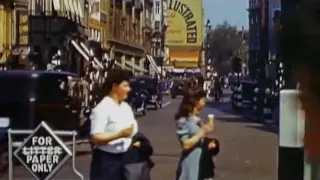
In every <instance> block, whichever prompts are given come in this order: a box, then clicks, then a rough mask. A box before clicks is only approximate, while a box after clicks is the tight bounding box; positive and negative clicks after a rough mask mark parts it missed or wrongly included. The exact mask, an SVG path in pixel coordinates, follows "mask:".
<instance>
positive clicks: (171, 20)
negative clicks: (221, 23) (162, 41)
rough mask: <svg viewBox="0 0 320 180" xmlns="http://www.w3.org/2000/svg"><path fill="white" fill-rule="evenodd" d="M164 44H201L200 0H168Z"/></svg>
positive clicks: (201, 16)
mask: <svg viewBox="0 0 320 180" xmlns="http://www.w3.org/2000/svg"><path fill="white" fill-rule="evenodd" d="M167 23H168V28H167V30H166V44H167V45H168V46H201V44H202V29H203V27H202V26H203V13H202V0H168V9H167Z"/></svg>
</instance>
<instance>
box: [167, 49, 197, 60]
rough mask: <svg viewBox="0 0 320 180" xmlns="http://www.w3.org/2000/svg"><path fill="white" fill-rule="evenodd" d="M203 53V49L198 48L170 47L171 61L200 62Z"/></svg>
mask: <svg viewBox="0 0 320 180" xmlns="http://www.w3.org/2000/svg"><path fill="white" fill-rule="evenodd" d="M200 55H201V49H199V48H198V47H197V48H183V49H170V52H169V56H170V60H171V62H174V61H175V62H178V61H188V62H198V61H199V59H200Z"/></svg>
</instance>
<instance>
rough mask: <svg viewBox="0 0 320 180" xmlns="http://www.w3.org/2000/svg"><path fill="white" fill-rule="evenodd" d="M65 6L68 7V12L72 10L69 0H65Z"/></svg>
mask: <svg viewBox="0 0 320 180" xmlns="http://www.w3.org/2000/svg"><path fill="white" fill-rule="evenodd" d="M63 3H64V7H66V10H67V12H71V10H70V7H69V0H63Z"/></svg>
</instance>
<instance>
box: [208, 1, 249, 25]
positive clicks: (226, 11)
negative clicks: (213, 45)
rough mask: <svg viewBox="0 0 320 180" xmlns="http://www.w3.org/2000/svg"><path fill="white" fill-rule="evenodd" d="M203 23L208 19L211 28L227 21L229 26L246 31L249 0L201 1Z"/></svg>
mask: <svg viewBox="0 0 320 180" xmlns="http://www.w3.org/2000/svg"><path fill="white" fill-rule="evenodd" d="M203 7H204V16H205V17H204V23H206V21H207V19H208V18H209V19H210V22H211V25H212V27H215V26H216V25H217V24H221V23H223V21H225V20H226V21H228V22H229V24H231V25H234V26H237V28H238V29H241V27H242V26H244V29H248V26H249V20H248V11H247V8H248V7H249V0H203Z"/></svg>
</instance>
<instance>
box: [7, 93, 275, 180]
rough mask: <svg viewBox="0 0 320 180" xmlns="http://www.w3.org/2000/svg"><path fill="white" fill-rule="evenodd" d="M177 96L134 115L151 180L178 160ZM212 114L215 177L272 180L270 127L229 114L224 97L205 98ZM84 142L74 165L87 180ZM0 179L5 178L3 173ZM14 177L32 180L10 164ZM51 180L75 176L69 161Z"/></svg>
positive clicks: (160, 178)
mask: <svg viewBox="0 0 320 180" xmlns="http://www.w3.org/2000/svg"><path fill="white" fill-rule="evenodd" d="M179 101H180V100H179V99H175V100H171V99H169V98H167V100H166V103H165V104H166V106H165V107H163V109H161V110H158V111H155V110H150V111H148V114H147V116H140V117H137V120H138V123H139V128H140V131H141V132H143V133H144V134H145V135H146V136H147V137H149V138H150V140H151V142H152V145H153V147H154V150H155V152H154V155H153V157H152V159H153V161H154V162H155V164H156V165H155V167H154V168H153V170H152V180H174V179H175V171H176V167H177V164H178V161H179V151H180V148H179V143H178V140H177V138H176V134H175V127H174V119H173V116H174V113H175V112H176V110H177V108H178V105H179ZM210 113H214V114H215V117H216V121H215V130H214V132H213V134H212V136H213V137H216V138H218V139H219V141H220V143H221V152H220V154H219V155H218V156H217V157H216V158H215V161H216V177H215V180H276V179H277V178H276V169H277V162H276V157H277V156H276V152H277V133H276V132H277V130H276V129H275V128H274V127H273V126H269V125H265V124H258V123H255V122H251V121H249V120H246V119H245V118H243V117H242V116H241V115H238V114H236V113H233V112H232V110H231V105H230V102H229V100H228V98H224V100H223V102H220V103H215V102H211V101H210V100H208V104H207V106H206V107H205V108H204V110H203V112H202V116H203V117H206V116H207V115H208V114H210ZM89 149H90V148H89V146H88V145H81V146H78V151H79V152H78V155H77V157H76V168H77V169H78V170H79V171H80V172H81V173H82V174H83V175H84V176H85V179H88V174H89V165H90V160H91V155H90V150H89ZM2 179H7V176H3V178H2ZM14 179H33V178H32V176H31V175H30V173H29V172H27V171H26V170H25V169H24V168H23V167H21V166H15V167H14ZM54 179H57V180H60V179H61V180H62V179H78V178H77V177H76V176H75V175H74V173H73V172H72V166H71V161H68V162H67V164H66V165H65V166H64V167H63V168H62V169H61V171H59V172H58V173H57V175H56V177H55V178H54Z"/></svg>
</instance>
